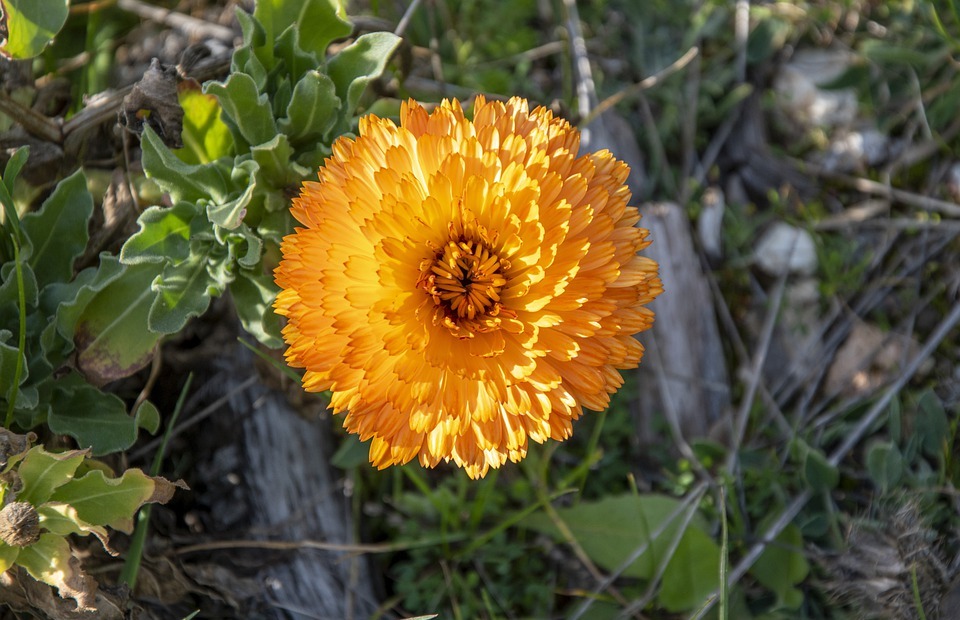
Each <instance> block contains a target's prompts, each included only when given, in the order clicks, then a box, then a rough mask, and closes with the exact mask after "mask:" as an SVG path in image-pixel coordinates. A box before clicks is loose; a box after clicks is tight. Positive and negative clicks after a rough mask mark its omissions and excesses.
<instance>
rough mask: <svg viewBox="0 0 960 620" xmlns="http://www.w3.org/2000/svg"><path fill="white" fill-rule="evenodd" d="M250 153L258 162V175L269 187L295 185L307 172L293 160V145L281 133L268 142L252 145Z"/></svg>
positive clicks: (279, 187) (278, 187)
mask: <svg viewBox="0 0 960 620" xmlns="http://www.w3.org/2000/svg"><path fill="white" fill-rule="evenodd" d="M250 153H251V154H252V155H253V160H254V161H255V162H257V164H259V167H260V175H259V176H260V177H261V178H263V179H264V180H265V181H266V183H267V184H268V185H269V186H270V187H274V188H277V189H281V188H284V187H287V186H290V185H297V184H299V182H300V181H301V180H303V178H304V177H305V176H306V175H307V174H308V171H307V170H306V169H304V168H303V167H302V166H300V165H298V164H297V163H296V162H295V161H294V160H293V147H291V146H290V141H289V140H288V139H287V136H285V135H283V134H282V133H281V134H277V135H276V137H275V138H274V139H273V140H271V141H269V142H266V143H264V144H261V145H259V146H255V147H253V148H252V149H250Z"/></svg>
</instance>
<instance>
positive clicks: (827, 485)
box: [801, 444, 840, 492]
mask: <svg viewBox="0 0 960 620" xmlns="http://www.w3.org/2000/svg"><path fill="white" fill-rule="evenodd" d="M801 449H802V454H803V479H804V480H805V481H806V483H807V484H808V485H809V486H810V488H811V489H812V490H813V491H815V492H822V491H829V490H830V489H833V488H835V487H836V486H837V484H838V483H839V482H840V472H839V471H838V470H837V468H836V467H834V466H833V465H831V464H830V462H829V461H828V460H827V457H826V456H825V455H824V454H823V452H821V451H820V450H818V449H816V448H813V447H810V446H807V445H806V444H804V445H803V447H802V448H801Z"/></svg>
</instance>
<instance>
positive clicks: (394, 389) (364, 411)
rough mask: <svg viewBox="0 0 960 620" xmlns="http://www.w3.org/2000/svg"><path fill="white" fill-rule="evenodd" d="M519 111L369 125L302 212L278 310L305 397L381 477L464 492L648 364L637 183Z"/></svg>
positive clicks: (604, 401) (616, 165) (448, 112)
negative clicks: (336, 418)
mask: <svg viewBox="0 0 960 620" xmlns="http://www.w3.org/2000/svg"><path fill="white" fill-rule="evenodd" d="M579 143H580V134H579V132H578V131H577V130H576V129H575V128H573V127H571V125H570V124H569V123H567V122H566V121H564V120H562V119H559V118H554V116H553V114H552V113H551V112H550V111H549V110H546V109H544V108H536V109H535V110H533V111H532V112H531V111H530V109H529V106H528V105H527V102H526V101H525V100H523V99H519V98H514V99H511V100H510V101H509V102H507V103H506V104H504V103H501V102H499V101H491V102H487V101H485V100H484V99H483V98H482V97H478V98H477V101H476V106H475V112H474V118H473V121H470V120H467V119H466V118H465V117H464V114H463V111H462V110H461V108H460V104H459V103H458V102H456V101H453V102H449V101H444V102H443V103H442V104H441V105H440V106H439V107H438V108H437V109H435V110H434V111H433V112H432V113H427V111H426V110H424V109H423V108H422V107H421V106H420V105H419V104H417V103H415V102H414V101H409V102H407V103H406V104H404V105H403V106H402V107H401V109H400V126H399V127H397V125H395V124H394V123H393V122H392V121H390V120H388V119H381V118H377V117H376V116H372V115H370V116H367V117H365V118H362V119H361V120H360V136H359V137H358V138H355V139H350V138H340V139H339V140H337V141H336V143H334V145H333V155H332V156H331V157H330V158H328V159H327V161H326V163H325V166H324V167H323V168H321V169H320V173H319V176H320V182H319V183H314V182H305V183H304V184H303V188H302V190H301V192H300V196H299V197H298V198H296V199H295V200H294V202H293V215H294V217H296V218H297V220H298V221H299V222H300V223H301V224H303V226H304V227H303V228H297V229H296V231H295V232H294V233H293V234H292V235H289V236H287V237H286V238H285V239H284V240H283V244H282V252H283V260H282V261H281V262H280V265H279V267H277V270H276V273H275V276H276V281H277V284H278V285H279V286H280V288H281V289H282V291H281V292H280V294H279V296H278V297H277V301H276V303H275V308H276V311H277V312H278V313H279V314H281V315H283V316H285V317H287V324H286V327H285V328H284V330H283V335H284V339H285V340H286V342H287V344H288V345H289V348H288V349H287V352H286V358H287V361H288V363H289V364H290V365H291V366H295V367H299V368H305V369H306V373H305V374H304V376H303V387H304V389H306V390H308V391H314V392H319V391H323V390H330V391H331V393H332V398H331V407H332V408H333V410H334V412H335V413H341V412H344V411H346V412H347V413H346V416H345V418H344V421H343V425H344V427H345V428H346V429H347V430H348V431H349V432H351V433H356V434H358V435H359V436H360V439H361V440H367V439H372V441H371V443H370V461H371V462H372V463H373V464H374V465H376V466H377V467H378V468H384V467H387V466H390V465H395V464H401V463H406V462H408V461H410V460H412V459H413V458H419V460H420V463H422V464H423V465H424V466H426V467H433V466H435V465H436V464H437V463H439V462H440V461H451V460H452V461H453V462H454V463H456V464H457V465H459V466H460V467H463V468H464V469H466V471H467V474H469V475H470V477H471V478H480V477H482V476H484V475H485V474H486V473H487V471H488V469H489V468H490V467H494V468H496V467H500V465H502V464H503V463H504V462H506V461H507V460H508V459H509V460H510V461H518V460H520V459H522V458H523V457H524V455H525V454H526V452H527V446H528V443H529V440H533V441H536V442H539V443H542V442H544V441H546V440H547V439H556V440H558V441H560V440H564V439H566V438H568V437H570V435H571V433H572V432H573V430H572V424H571V423H572V421H573V420H575V419H577V418H578V417H580V414H581V412H582V408H583V407H587V408H588V409H593V410H598V411H599V410H603V409H604V408H606V407H607V406H608V404H609V401H610V394H612V393H613V392H615V391H616V390H617V388H619V387H620V385H621V384H622V383H623V379H622V378H621V376H620V373H619V372H617V370H618V369H628V368H633V367H635V366H636V365H637V364H638V363H639V361H640V357H641V355H642V354H643V346H642V345H641V344H640V343H639V342H637V340H636V339H634V337H633V335H634V334H636V333H637V332H640V331H643V330H646V329H648V328H649V327H650V326H651V324H652V323H653V312H651V311H650V310H649V309H648V308H646V307H645V305H646V304H647V303H648V302H650V301H651V300H652V299H653V298H654V297H656V296H657V295H658V294H659V293H660V292H661V291H662V287H661V284H660V279H659V278H658V277H657V264H656V263H655V262H654V261H652V260H651V259H649V258H645V257H641V256H638V255H637V252H638V251H639V250H642V249H643V248H645V247H646V246H647V245H648V244H649V241H647V240H646V237H647V231H646V230H644V229H642V228H637V227H636V226H635V224H636V223H637V221H638V220H639V219H640V215H639V213H638V212H637V209H636V208H634V207H630V206H627V201H628V200H629V199H630V191H629V190H628V189H627V187H626V186H625V185H624V180H625V179H626V178H627V173H628V168H627V166H626V164H624V163H623V162H620V161H618V160H616V159H614V158H613V156H612V155H611V154H610V153H609V152H608V151H600V152H597V153H589V154H585V155H580V156H578V154H577V151H578V149H579Z"/></svg>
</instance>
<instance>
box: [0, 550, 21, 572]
mask: <svg viewBox="0 0 960 620" xmlns="http://www.w3.org/2000/svg"><path fill="white" fill-rule="evenodd" d="M18 555H20V547H11V546H10V545H8V544H7V543H4V542H0V574H2V573H5V572H6V571H7V569H9V568H10V567H11V566H13V563H14V562H16V561H17V556H18Z"/></svg>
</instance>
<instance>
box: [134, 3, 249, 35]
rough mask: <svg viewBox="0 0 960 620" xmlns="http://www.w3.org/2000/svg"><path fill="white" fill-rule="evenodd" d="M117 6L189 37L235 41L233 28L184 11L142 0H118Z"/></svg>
mask: <svg viewBox="0 0 960 620" xmlns="http://www.w3.org/2000/svg"><path fill="white" fill-rule="evenodd" d="M117 6H118V7H120V8H121V9H123V10H125V11H129V12H131V13H133V14H135V15H137V16H139V17H141V18H143V19H148V20H151V21H155V22H158V23H161V24H164V25H166V26H169V27H171V28H174V29H176V30H180V31H181V32H183V33H184V34H186V35H187V36H188V37H189V38H191V39H195V40H198V41H202V40H203V39H220V40H221V41H224V42H226V43H230V42H232V41H233V39H234V37H235V36H236V35H235V33H234V32H233V30H232V29H230V28H227V27H226V26H221V25H219V24H212V23H210V22H208V21H204V20H202V19H197V18H196V17H192V16H190V15H186V14H184V13H178V12H176V11H168V10H167V9H164V8H161V7H158V6H153V5H150V4H147V3H145V2H141V1H140V0H117Z"/></svg>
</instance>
